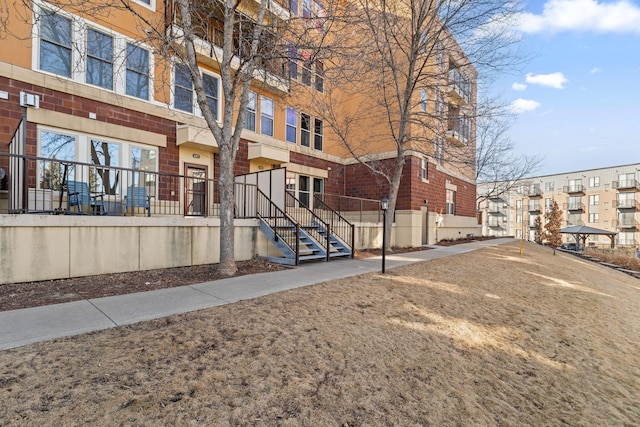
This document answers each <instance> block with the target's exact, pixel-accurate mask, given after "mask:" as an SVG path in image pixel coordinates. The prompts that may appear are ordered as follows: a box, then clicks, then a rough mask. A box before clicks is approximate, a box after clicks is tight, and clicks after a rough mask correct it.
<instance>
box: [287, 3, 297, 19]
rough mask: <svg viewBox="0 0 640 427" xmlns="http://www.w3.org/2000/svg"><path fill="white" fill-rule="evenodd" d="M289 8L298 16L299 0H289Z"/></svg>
mask: <svg viewBox="0 0 640 427" xmlns="http://www.w3.org/2000/svg"><path fill="white" fill-rule="evenodd" d="M289 10H290V11H291V13H292V14H293V15H295V16H298V0H289Z"/></svg>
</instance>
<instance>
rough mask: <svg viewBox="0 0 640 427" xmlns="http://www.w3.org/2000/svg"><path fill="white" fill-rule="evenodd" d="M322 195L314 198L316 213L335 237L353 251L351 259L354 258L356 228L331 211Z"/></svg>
mask: <svg viewBox="0 0 640 427" xmlns="http://www.w3.org/2000/svg"><path fill="white" fill-rule="evenodd" d="M320 196H321V195H318V194H315V195H314V196H313V207H314V211H315V212H317V213H318V215H319V216H320V217H322V218H323V219H324V221H325V222H326V223H328V224H329V229H330V230H331V232H332V233H333V235H334V236H335V237H337V238H338V239H340V240H341V241H342V243H343V244H344V245H345V246H346V247H348V248H349V249H350V250H351V258H353V256H354V252H355V251H354V241H355V226H354V225H353V224H351V223H350V222H349V221H347V220H346V219H345V218H344V217H343V216H342V215H340V214H339V213H338V212H336V211H334V210H333V209H331V207H330V206H329V205H327V204H326V203H325V202H323V201H322V198H321V197H320Z"/></svg>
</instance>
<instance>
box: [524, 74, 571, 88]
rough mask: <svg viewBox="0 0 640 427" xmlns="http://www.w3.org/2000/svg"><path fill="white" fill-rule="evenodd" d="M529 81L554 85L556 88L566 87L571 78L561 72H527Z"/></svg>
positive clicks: (543, 84)
mask: <svg viewBox="0 0 640 427" xmlns="http://www.w3.org/2000/svg"><path fill="white" fill-rule="evenodd" d="M526 81H527V83H531V84H535V85H540V86H547V87H552V88H554V89H564V86H563V85H564V84H565V83H566V82H568V81H569V80H568V79H567V78H566V77H565V76H564V74H562V73H561V72H557V73H551V74H531V73H527V77H526Z"/></svg>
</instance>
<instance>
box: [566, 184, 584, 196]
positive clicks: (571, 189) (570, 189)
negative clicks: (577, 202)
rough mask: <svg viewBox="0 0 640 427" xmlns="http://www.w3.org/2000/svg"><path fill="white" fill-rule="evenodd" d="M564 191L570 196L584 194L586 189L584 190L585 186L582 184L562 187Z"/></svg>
mask: <svg viewBox="0 0 640 427" xmlns="http://www.w3.org/2000/svg"><path fill="white" fill-rule="evenodd" d="M562 191H563V192H564V193H568V194H578V193H583V194H584V191H585V188H584V185H582V184H572V185H565V186H564V187H562Z"/></svg>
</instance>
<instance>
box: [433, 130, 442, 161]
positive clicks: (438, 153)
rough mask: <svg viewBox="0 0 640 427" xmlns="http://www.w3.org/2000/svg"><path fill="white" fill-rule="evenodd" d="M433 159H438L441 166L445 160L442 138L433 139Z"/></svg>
mask: <svg viewBox="0 0 640 427" xmlns="http://www.w3.org/2000/svg"><path fill="white" fill-rule="evenodd" d="M433 158H434V159H436V161H437V162H438V163H439V164H442V160H443V158H444V143H443V141H442V138H440V137H435V138H434V139H433Z"/></svg>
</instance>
